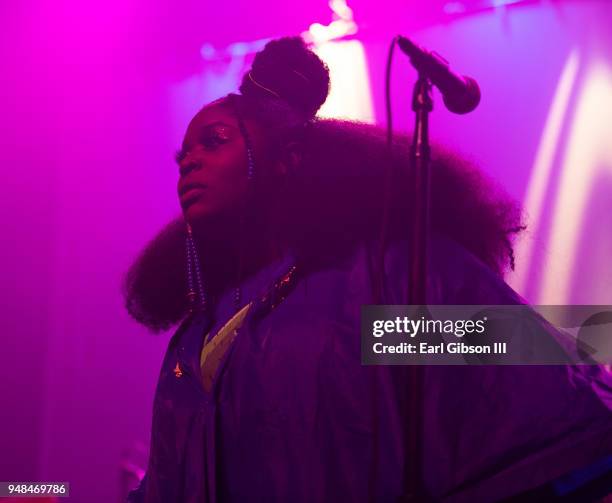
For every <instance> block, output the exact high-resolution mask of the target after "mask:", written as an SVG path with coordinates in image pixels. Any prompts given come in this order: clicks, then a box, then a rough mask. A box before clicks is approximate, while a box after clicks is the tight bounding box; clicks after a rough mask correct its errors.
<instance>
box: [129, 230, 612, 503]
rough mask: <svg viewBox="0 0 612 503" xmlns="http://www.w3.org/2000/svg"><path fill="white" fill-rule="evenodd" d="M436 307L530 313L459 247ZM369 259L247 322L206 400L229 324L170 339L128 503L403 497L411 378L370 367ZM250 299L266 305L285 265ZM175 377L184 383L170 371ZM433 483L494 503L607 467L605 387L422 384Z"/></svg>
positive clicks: (199, 319)
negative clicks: (206, 377) (365, 347)
mask: <svg viewBox="0 0 612 503" xmlns="http://www.w3.org/2000/svg"><path fill="white" fill-rule="evenodd" d="M430 250H431V253H430V273H429V279H428V285H429V291H428V302H429V303H430V304H518V303H523V301H522V299H521V298H520V297H519V296H518V295H517V294H516V293H515V292H513V291H512V290H511V289H510V288H509V287H508V286H507V285H506V284H505V283H504V282H503V281H502V280H501V279H500V278H499V277H498V276H497V275H495V274H494V273H493V272H491V271H490V270H489V269H488V268H487V267H485V266H484V265H483V264H482V263H480V262H479V261H478V260H477V259H476V258H475V257H474V256H472V255H471V254H469V253H468V252H466V251H465V250H464V249H463V248H461V247H460V246H458V245H457V244H455V243H454V242H452V241H450V240H448V239H445V238H440V237H436V238H434V239H433V241H432V244H431V246H430ZM405 257H406V249H405V246H401V245H395V246H393V247H391V248H390V249H389V251H388V253H387V256H386V268H387V273H388V277H389V278H391V281H390V283H389V285H388V287H389V300H390V301H391V302H390V303H395V304H405V303H406V298H405V292H403V289H402V286H403V285H404V284H405V283H404V281H403V278H405V271H406V258H405ZM370 259H371V254H369V253H368V248H367V247H365V246H363V247H360V248H359V249H357V250H356V251H355V252H354V253H353V254H351V256H350V257H347V258H346V259H345V260H344V261H342V262H341V263H337V264H336V265H335V266H334V267H333V268H327V269H325V270H319V271H316V272H311V273H309V274H308V275H306V276H305V277H301V278H300V279H299V281H298V282H297V284H296V286H295V288H294V289H293V291H291V292H290V294H289V295H288V296H287V298H286V299H285V300H284V301H283V302H282V303H280V304H279V305H278V306H277V307H276V308H275V309H273V310H272V311H271V312H269V313H267V314H266V315H265V316H263V317H259V319H258V316H257V309H256V308H253V309H251V311H250V312H249V314H248V316H247V318H246V320H245V322H244V324H243V326H242V328H241V330H240V332H239V334H238V336H237V338H236V339H235V340H234V342H233V345H232V347H231V348H230V350H229V352H228V354H227V356H226V358H225V360H224V363H223V364H222V366H221V368H220V370H219V372H218V373H217V376H216V378H215V381H214V385H213V389H212V391H211V392H210V393H207V392H206V391H205V390H204V388H203V386H202V384H201V376H200V368H199V354H200V350H201V348H202V343H203V337H204V335H205V334H206V333H208V332H209V331H210V330H211V329H212V332H213V333H215V330H216V328H217V327H218V326H219V325H220V324H222V323H223V322H224V321H225V320H227V319H228V318H229V317H230V316H231V314H232V309H233V302H232V297H231V294H227V295H226V297H225V298H223V299H222V300H221V302H220V303H219V305H218V307H217V310H216V315H215V319H216V320H212V319H209V318H208V317H206V316H203V315H197V316H196V317H194V318H193V319H190V320H187V321H186V322H184V323H183V324H182V325H181V326H180V328H179V329H178V330H177V331H176V333H175V334H174V336H173V337H172V339H171V341H170V343H169V346H168V350H167V353H166V355H165V358H164V361H163V365H162V369H161V372H160V377H159V382H158V385H157V390H156V395H155V401H154V408H153V427H152V438H151V452H150V461H149V465H148V469H147V472H146V475H145V478H144V479H143V481H142V483H141V484H140V486H139V488H138V489H137V490H135V491H134V492H132V493H131V495H130V498H129V501H130V502H147V503H153V502H163V503H170V502H190V503H191V502H193V503H195V502H198V503H201V502H204V501H210V502H214V501H223V502H225V501H261V502H264V501H265V502H285V501H287V502H319V501H343V502H344V501H346V502H348V501H351V502H359V501H380V502H387V501H388V502H394V501H396V500H397V498H398V497H399V496H400V495H401V494H402V490H403V487H402V475H403V469H404V463H405V454H404V445H405V442H404V438H405V437H404V436H405V434H406V431H407V427H409V426H410V424H411V417H412V416H413V414H414V413H415V411H411V410H407V408H406V403H407V402H406V399H407V391H406V390H407V389H408V387H407V384H406V380H405V369H406V368H405V367H404V368H402V367H390V366H362V365H361V362H360V361H361V358H360V336H359V334H360V307H361V306H362V305H363V304H371V303H372V296H371V293H370V292H371V277H370V271H371V260H370ZM291 261H292V259H291V257H286V258H285V259H284V260H283V261H281V262H279V263H276V264H273V265H271V266H269V267H267V268H266V269H265V270H263V271H260V273H258V274H257V275H256V276H255V277H253V278H250V279H249V280H248V281H247V282H245V284H244V285H243V298H245V299H258V300H261V296H262V295H263V294H264V293H265V292H267V291H268V289H269V287H270V285H271V284H272V282H273V281H274V280H275V279H277V278H278V276H279V274H282V272H283V271H285V270H286V269H287V267H288V266H289V265H290V264H291ZM177 362H178V363H179V365H180V368H181V369H182V376H181V377H177V376H176V374H175V372H174V369H175V368H176V364H177ZM424 379H425V388H424V389H425V395H424V438H423V440H424V445H425V457H424V459H423V463H424V467H423V468H424V474H425V483H426V487H427V489H428V491H429V492H430V494H431V495H432V496H433V497H434V498H435V499H437V500H443V501H453V502H461V501H465V502H468V501H469V502H473V501H494V500H497V499H501V498H503V497H510V496H512V495H516V494H519V493H521V492H524V491H527V490H529V489H531V488H534V487H537V486H540V485H542V484H545V483H547V482H550V481H552V480H553V479H556V478H558V477H560V476H561V475H563V474H566V473H568V472H570V471H572V470H575V469H578V468H581V467H584V466H586V465H588V464H590V463H593V462H595V461H596V460H598V459H601V458H602V457H604V456H605V455H610V454H611V453H612V421H611V420H612V412H611V410H612V385H611V380H610V378H609V376H607V375H605V374H604V373H602V371H601V369H600V368H598V367H594V366H592V367H589V366H524V367H517V366H513V367H509V366H505V367H504V366H430V367H425V368H424Z"/></svg>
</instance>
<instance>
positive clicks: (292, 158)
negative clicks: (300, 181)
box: [274, 141, 302, 176]
mask: <svg viewBox="0 0 612 503" xmlns="http://www.w3.org/2000/svg"><path fill="white" fill-rule="evenodd" d="M299 147H300V145H299V143H298V142H297V141H290V142H289V143H287V144H286V145H285V146H284V147H283V152H282V153H281V155H280V157H279V158H278V161H277V162H276V165H275V167H274V173H275V174H277V175H281V176H286V175H287V174H289V173H291V172H292V171H295V170H296V169H297V167H298V165H299V164H300V162H301V161H302V154H301V152H300V148H299Z"/></svg>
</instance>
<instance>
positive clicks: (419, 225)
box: [404, 72, 433, 503]
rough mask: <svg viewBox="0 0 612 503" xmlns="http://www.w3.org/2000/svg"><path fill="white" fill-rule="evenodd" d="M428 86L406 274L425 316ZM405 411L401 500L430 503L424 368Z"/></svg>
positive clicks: (426, 86)
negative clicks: (408, 419) (407, 421)
mask: <svg viewBox="0 0 612 503" xmlns="http://www.w3.org/2000/svg"><path fill="white" fill-rule="evenodd" d="M431 87H432V85H431V82H430V81H429V79H428V78H427V76H426V75H425V74H423V73H421V72H419V78H418V80H417V82H416V84H415V86H414V90H413V94H412V110H413V111H414V112H415V115H416V122H415V128H414V136H413V138H412V148H411V153H410V154H411V155H410V156H411V162H412V172H411V173H412V174H411V177H410V180H411V182H412V186H413V188H414V196H413V199H412V214H413V215H412V216H413V218H412V219H411V223H412V228H411V229H410V244H409V246H410V266H409V270H408V274H409V278H408V292H407V293H408V295H407V297H408V304H409V305H412V306H420V307H419V310H421V309H422V311H417V313H418V314H422V315H425V316H426V317H427V312H426V304H427V244H428V240H429V164H430V147H429V113H430V112H431V111H432V110H433V100H432V97H431ZM408 382H409V389H408V392H409V397H408V411H409V412H411V413H412V414H411V417H413V418H414V424H413V425H412V428H409V429H408V432H407V435H406V449H405V452H406V461H405V465H404V499H405V501H409V502H419V503H421V502H424V501H430V500H431V498H430V497H429V496H428V495H427V493H426V491H425V481H424V476H423V475H424V466H423V464H424V456H423V454H424V448H423V433H424V417H423V416H424V399H423V397H424V391H425V390H424V368H423V367H422V366H421V365H410V366H409V367H408Z"/></svg>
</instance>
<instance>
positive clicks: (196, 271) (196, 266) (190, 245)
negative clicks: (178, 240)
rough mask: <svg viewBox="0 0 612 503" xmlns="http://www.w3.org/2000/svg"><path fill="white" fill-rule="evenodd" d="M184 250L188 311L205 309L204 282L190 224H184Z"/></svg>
mask: <svg viewBox="0 0 612 503" xmlns="http://www.w3.org/2000/svg"><path fill="white" fill-rule="evenodd" d="M186 230H187V234H186V238H185V251H186V254H187V301H188V302H189V312H190V313H193V312H195V311H205V310H206V297H205V295H204V283H203V281H202V271H201V268H200V259H199V256H198V251H197V249H196V246H195V242H194V240H193V231H192V230H191V225H190V224H189V223H187V224H186Z"/></svg>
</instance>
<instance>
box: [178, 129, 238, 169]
mask: <svg viewBox="0 0 612 503" xmlns="http://www.w3.org/2000/svg"><path fill="white" fill-rule="evenodd" d="M214 126H227V127H229V128H232V129H238V128H237V127H236V126H234V125H232V124H229V123H227V122H223V121H220V120H219V121H212V122H209V123H207V124H204V125H203V126H202V129H210V128H212V127H214ZM184 152H185V144H182V145H181V148H180V149H178V150H177V151H176V153H175V154H174V160H175V161H176V162H177V163H178V162H180V159H181V158H182V156H183V155H184Z"/></svg>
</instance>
